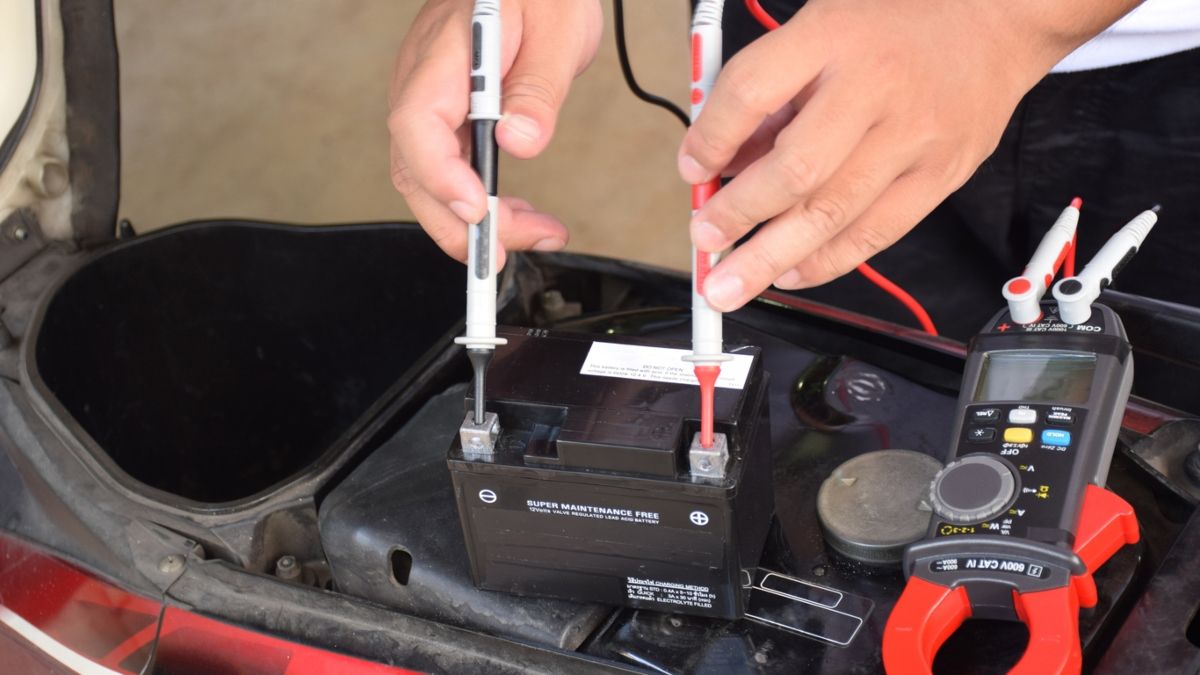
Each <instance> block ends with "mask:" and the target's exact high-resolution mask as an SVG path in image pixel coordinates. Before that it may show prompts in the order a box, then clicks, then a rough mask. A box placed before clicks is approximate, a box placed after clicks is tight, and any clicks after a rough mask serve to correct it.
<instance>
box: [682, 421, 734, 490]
mask: <svg viewBox="0 0 1200 675" xmlns="http://www.w3.org/2000/svg"><path fill="white" fill-rule="evenodd" d="M728 465H729V440H728V437H726V436H725V434H720V433H714V434H713V442H712V445H711V446H709V447H707V448H706V447H704V443H703V442H701V435H700V433H699V432H697V433H696V435H695V436H693V437H692V445H691V447H689V448H688V466H689V467H690V468H691V473H692V480H693V481H695V482H704V483H711V482H719V481H723V480H725V473H726V471H725V469H726V467H727V466H728Z"/></svg>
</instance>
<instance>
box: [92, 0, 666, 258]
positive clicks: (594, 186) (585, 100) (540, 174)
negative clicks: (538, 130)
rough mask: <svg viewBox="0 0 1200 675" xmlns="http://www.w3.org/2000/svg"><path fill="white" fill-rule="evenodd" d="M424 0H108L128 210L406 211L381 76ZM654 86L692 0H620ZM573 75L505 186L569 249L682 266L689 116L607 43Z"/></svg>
mask: <svg viewBox="0 0 1200 675" xmlns="http://www.w3.org/2000/svg"><path fill="white" fill-rule="evenodd" d="M421 4H422V3H421V2H420V1H419V0H400V1H396V0H353V1H339V2H336V3H334V2H327V1H320V0H291V1H288V2H284V1H282V0H275V1H274V2H243V1H241V0H206V1H205V2H194V1H188V0H117V1H116V3H115V11H116V20H117V38H118V45H119V47H120V52H121V125H122V129H121V132H122V154H123V157H122V167H121V171H122V176H121V177H122V186H121V190H122V203H121V215H122V217H125V218H129V219H130V220H131V221H132V222H133V224H134V227H135V228H137V229H138V230H139V231H147V230H151V229H155V228H159V227H162V226H165V225H169V224H172V223H177V222H180V221H183V220H190V219H195V218H207V217H214V216H215V217H221V216H237V217H245V218H258V219H266V220H281V221H291V222H302V223H314V224H324V223H338V222H352V221H377V220H404V219H410V218H411V213H410V212H409V211H408V208H407V207H406V205H405V204H404V200H403V199H401V198H400V196H399V195H398V194H396V193H395V191H394V190H393V189H392V186H391V183H390V181H389V178H388V141H387V129H386V127H385V118H386V114H387V106H386V99H385V94H386V90H387V84H388V79H389V76H390V71H391V68H392V60H393V58H394V56H395V52H396V49H397V46H398V45H399V43H400V40H401V37H402V36H403V35H404V32H405V30H406V28H407V26H408V24H409V23H410V22H411V21H412V19H413V17H414V16H415V15H416V13H417V10H418V9H419V8H420V6H421ZM627 4H628V5H629V8H628V9H627V19H628V21H629V24H630V31H629V42H630V52H631V55H632V59H633V62H634V67H635V70H636V71H637V74H638V77H639V80H640V81H641V82H642V85H643V86H644V87H646V88H647V89H649V90H651V91H654V92H657V93H661V94H664V95H669V96H670V97H671V98H672V99H674V100H676V101H678V102H680V103H683V102H684V101H685V99H686V93H687V87H686V85H687V76H688V71H687V51H686V50H687V43H686V29H687V28H686V24H687V4H686V3H685V2H684V1H683V0H654V1H653V2H645V1H639V2H630V3H627ZM604 5H605V12H606V20H607V24H606V33H605V38H604V40H603V42H602V43H601V46H600V51H599V55H598V56H597V58H596V61H595V63H594V64H593V65H592V67H591V68H590V69H589V70H588V72H587V73H586V74H585V75H584V76H583V77H581V78H580V79H579V80H577V81H576V85H575V88H574V89H573V90H572V92H571V97H570V99H569V100H568V103H567V105H566V108H565V110H564V113H563V119H562V122H561V124H560V126H559V129H558V133H557V136H556V138H555V140H554V142H553V144H552V145H551V146H550V148H549V149H548V150H547V151H546V152H545V153H544V154H543V156H542V157H540V158H538V159H535V160H530V161H524V162H522V161H516V160H512V159H509V160H507V161H506V162H505V164H504V165H503V166H502V167H501V176H502V178H501V186H502V190H503V191H504V192H505V193H507V194H513V195H519V196H521V197H524V198H526V199H528V200H530V201H531V202H533V203H534V204H535V205H537V206H538V207H539V208H541V209H544V210H547V211H549V212H551V213H554V214H555V215H557V216H558V217H559V218H561V219H562V220H563V222H564V223H566V224H567V226H568V228H569V229H570V231H571V237H572V238H571V244H570V250H573V251H578V252H587V253H595V254H600V255H606V256H613V257H619V258H626V259H633V260H640V261H645V262H651V263H656V264H660V265H665V266H671V267H678V268H685V267H686V266H687V264H688V239H687V232H686V230H687V217H688V208H689V206H688V203H689V202H688V191H687V187H686V186H685V185H684V184H683V183H682V182H681V181H680V180H679V178H678V176H677V174H676V173H675V169H674V158H675V150H676V147H677V144H678V142H679V139H680V137H681V135H682V127H681V126H680V125H679V123H678V122H677V121H676V120H675V119H674V118H673V117H672V116H670V115H669V114H667V113H666V112H663V111H661V110H659V109H657V108H653V107H650V106H648V105H646V104H644V103H642V102H640V101H638V100H637V99H635V98H634V97H633V95H632V94H630V93H629V92H628V90H627V89H626V87H625V84H624V82H623V81H622V79H621V75H620V70H619V67H618V64H617V58H616V52H615V48H614V46H613V37H612V22H611V6H609V3H608V2H604Z"/></svg>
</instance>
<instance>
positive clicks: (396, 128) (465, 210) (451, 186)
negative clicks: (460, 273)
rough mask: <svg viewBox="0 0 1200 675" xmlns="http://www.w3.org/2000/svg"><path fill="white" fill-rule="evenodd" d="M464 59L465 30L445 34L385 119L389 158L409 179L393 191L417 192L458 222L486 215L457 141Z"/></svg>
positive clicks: (462, 116) (462, 115)
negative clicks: (444, 208) (399, 164)
mask: <svg viewBox="0 0 1200 675" xmlns="http://www.w3.org/2000/svg"><path fill="white" fill-rule="evenodd" d="M468 54H469V45H468V32H467V28H466V27H465V24H464V27H463V29H462V30H461V31H458V30H449V29H448V30H447V32H446V33H445V34H444V35H443V36H442V37H440V38H439V42H438V48H437V49H436V50H431V53H430V54H428V55H427V56H426V58H424V59H423V60H421V61H420V62H419V63H418V64H417V65H416V66H415V67H414V69H413V70H412V71H411V72H410V73H409V75H408V77H407V78H406V79H405V81H404V83H403V84H402V85H401V90H400V93H399V94H398V96H397V98H396V102H395V105H394V106H393V108H392V111H391V114H390V115H389V116H388V129H389V131H390V132H391V136H392V143H393V148H394V153H395V154H397V155H398V156H399V159H400V160H401V161H402V162H403V165H404V167H405V171H406V173H407V175H408V177H409V178H410V180H408V181H406V182H405V183H403V184H397V185H396V187H397V189H400V190H401V193H402V194H405V193H404V192H403V190H404V189H405V188H408V189H413V188H417V187H419V188H420V189H421V190H422V191H423V192H424V193H425V194H426V195H428V196H429V197H432V198H433V199H435V200H437V201H439V202H441V203H442V204H445V205H446V206H447V208H449V209H451V210H452V211H453V212H454V213H455V214H456V215H457V216H458V217H459V219H461V220H463V221H469V220H478V219H480V218H482V217H483V214H484V213H486V212H487V201H486V195H485V193H484V190H483V184H482V183H481V182H480V181H479V177H478V176H476V175H475V172H474V171H472V169H471V167H470V166H469V165H468V164H467V162H466V160H465V159H464V157H463V154H464V153H463V145H462V143H461V142H460V139H459V136H458V135H457V130H458V129H459V127H461V126H462V125H463V122H464V121H465V120H466V115H467V107H468V100H469V97H468V94H469V92H468V80H467V78H466V77H463V73H465V72H467V71H468V69H469V63H468ZM393 176H395V174H394V173H393ZM405 196H408V195H407V194H406V195H405Z"/></svg>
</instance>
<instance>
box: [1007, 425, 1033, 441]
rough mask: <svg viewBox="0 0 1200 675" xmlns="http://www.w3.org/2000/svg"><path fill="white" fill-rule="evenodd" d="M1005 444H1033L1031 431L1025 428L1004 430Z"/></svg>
mask: <svg viewBox="0 0 1200 675" xmlns="http://www.w3.org/2000/svg"><path fill="white" fill-rule="evenodd" d="M1004 442H1005V443H1031V442H1033V429H1026V428H1025V427H1009V428H1007V429H1005V430H1004Z"/></svg>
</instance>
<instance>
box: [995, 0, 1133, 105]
mask: <svg viewBox="0 0 1200 675" xmlns="http://www.w3.org/2000/svg"><path fill="white" fill-rule="evenodd" d="M1143 1H1144V0H1015V1H1012V2H993V1H991V0H978V5H979V9H980V10H981V11H980V13H979V15H980V16H981V17H985V19H984V20H986V21H990V22H991V23H992V28H993V30H994V32H993V35H994V36H995V39H1000V40H1004V41H1006V42H1007V43H1008V44H1010V45H1011V46H1012V56H1013V58H1014V59H1015V60H1017V61H1018V62H1019V63H1022V64H1024V65H1025V66H1027V67H1025V68H1022V69H1021V70H1022V71H1023V74H1024V75H1025V76H1026V78H1027V80H1026V82H1025V83H1024V84H1025V86H1026V87H1032V86H1033V84H1035V83H1036V82H1037V80H1039V79H1041V77H1042V76H1044V75H1045V74H1046V73H1047V72H1049V71H1050V69H1051V68H1053V67H1054V65H1055V64H1057V63H1058V62H1059V61H1061V60H1062V59H1064V58H1065V57H1066V56H1067V55H1068V54H1070V53H1071V52H1073V51H1075V50H1076V49H1078V48H1079V47H1080V46H1081V45H1083V44H1084V43H1085V42H1087V41H1088V40H1091V39H1092V38H1093V37H1095V36H1097V35H1099V34H1100V33H1102V32H1103V31H1104V30H1105V29H1107V28H1108V27H1109V26H1111V25H1113V24H1114V23H1116V22H1117V21H1119V20H1120V19H1121V17H1123V16H1125V15H1126V14H1128V13H1129V12H1131V11H1133V10H1134V9H1135V8H1136V7H1137V6H1138V5H1140V4H1142V2H1143Z"/></svg>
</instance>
